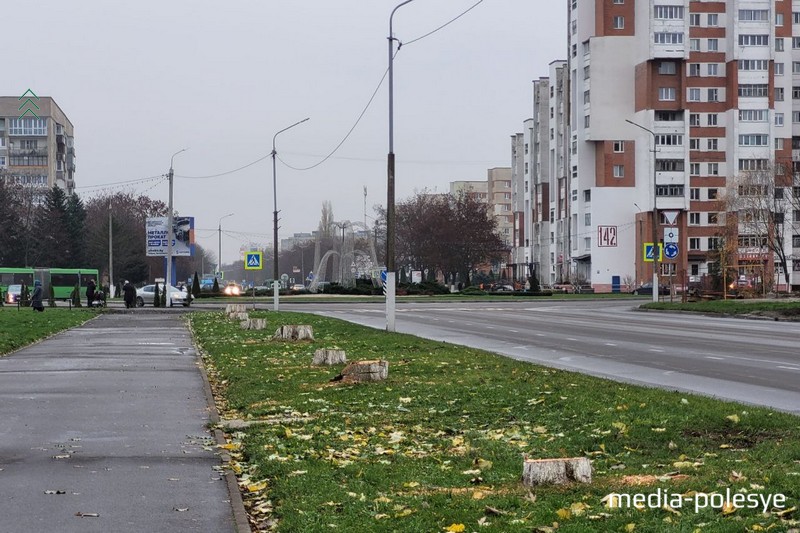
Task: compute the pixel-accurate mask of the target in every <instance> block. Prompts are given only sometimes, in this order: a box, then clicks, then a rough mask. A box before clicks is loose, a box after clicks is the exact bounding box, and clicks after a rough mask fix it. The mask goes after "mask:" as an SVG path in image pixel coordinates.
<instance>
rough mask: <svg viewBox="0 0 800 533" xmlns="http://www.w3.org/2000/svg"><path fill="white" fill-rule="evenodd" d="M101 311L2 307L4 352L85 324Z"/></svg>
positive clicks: (0, 333) (0, 337)
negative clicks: (40, 311) (41, 311)
mask: <svg viewBox="0 0 800 533" xmlns="http://www.w3.org/2000/svg"><path fill="white" fill-rule="evenodd" d="M96 315H97V311H96V310H91V309H64V308H50V307H45V310H44V313H36V312H34V311H33V310H32V309H19V310H18V309H17V308H16V307H0V355H3V354H7V353H8V352H11V351H14V350H16V349H18V348H21V347H23V346H26V345H28V344H30V343H32V342H35V341H37V340H39V339H43V338H45V337H47V336H48V335H52V334H53V333H57V332H59V331H62V330H65V329H69V328H71V327H74V326H77V325H79V324H83V323H84V322H86V321H87V320H89V319H90V318H92V317H94V316H96Z"/></svg>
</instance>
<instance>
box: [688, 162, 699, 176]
mask: <svg viewBox="0 0 800 533" xmlns="http://www.w3.org/2000/svg"><path fill="white" fill-rule="evenodd" d="M689 174H690V175H692V176H699V175H700V163H689Z"/></svg>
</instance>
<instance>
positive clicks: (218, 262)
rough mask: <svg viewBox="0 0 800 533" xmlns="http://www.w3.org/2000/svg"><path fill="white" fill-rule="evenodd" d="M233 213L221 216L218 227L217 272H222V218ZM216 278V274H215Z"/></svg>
mask: <svg viewBox="0 0 800 533" xmlns="http://www.w3.org/2000/svg"><path fill="white" fill-rule="evenodd" d="M232 216H233V213H228V214H227V215H225V216H221V217H219V226H218V227H217V231H218V232H219V248H218V251H219V255H217V272H222V219H224V218H228V217H232ZM214 277H215V278H216V277H217V276H216V274H215V275H214Z"/></svg>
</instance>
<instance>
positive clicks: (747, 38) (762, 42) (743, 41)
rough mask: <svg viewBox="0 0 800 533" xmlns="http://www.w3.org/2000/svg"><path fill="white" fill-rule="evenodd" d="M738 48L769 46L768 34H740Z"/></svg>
mask: <svg viewBox="0 0 800 533" xmlns="http://www.w3.org/2000/svg"><path fill="white" fill-rule="evenodd" d="M739 46H769V34H751V33H743V34H740V35H739Z"/></svg>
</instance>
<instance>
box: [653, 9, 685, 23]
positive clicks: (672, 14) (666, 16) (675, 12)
mask: <svg viewBox="0 0 800 533" xmlns="http://www.w3.org/2000/svg"><path fill="white" fill-rule="evenodd" d="M653 17H654V18H657V19H661V20H675V19H683V6H655V8H654V9H653Z"/></svg>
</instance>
